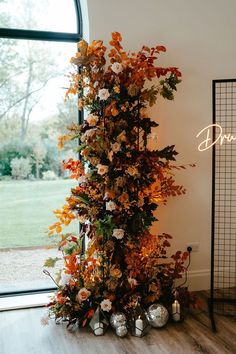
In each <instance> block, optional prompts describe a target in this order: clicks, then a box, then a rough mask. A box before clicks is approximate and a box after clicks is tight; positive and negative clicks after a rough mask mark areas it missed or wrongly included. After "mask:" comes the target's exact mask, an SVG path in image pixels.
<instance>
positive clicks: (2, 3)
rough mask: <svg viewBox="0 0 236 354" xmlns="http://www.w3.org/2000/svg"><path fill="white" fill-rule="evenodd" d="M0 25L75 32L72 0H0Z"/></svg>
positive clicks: (74, 13) (75, 23) (75, 24)
mask: <svg viewBox="0 0 236 354" xmlns="http://www.w3.org/2000/svg"><path fill="white" fill-rule="evenodd" d="M0 27H6V28H20V29H29V30H41V31H54V32H70V33H76V32H77V20H76V12H75V4H74V0H40V1H35V0H0Z"/></svg>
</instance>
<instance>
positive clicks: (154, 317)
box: [146, 304, 169, 328]
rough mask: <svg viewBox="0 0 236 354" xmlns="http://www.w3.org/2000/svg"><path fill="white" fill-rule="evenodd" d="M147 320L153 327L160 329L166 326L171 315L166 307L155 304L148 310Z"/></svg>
mask: <svg viewBox="0 0 236 354" xmlns="http://www.w3.org/2000/svg"><path fill="white" fill-rule="evenodd" d="M146 314H147V319H148V322H149V323H150V325H151V326H152V327H155V328H160V327H163V326H165V324H166V323H167V321H168V319H169V313H168V311H167V309H166V308H165V306H163V305H161V304H153V305H151V306H149V308H148V310H147V313H146Z"/></svg>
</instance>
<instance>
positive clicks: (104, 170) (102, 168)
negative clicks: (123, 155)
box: [96, 163, 108, 176]
mask: <svg viewBox="0 0 236 354" xmlns="http://www.w3.org/2000/svg"><path fill="white" fill-rule="evenodd" d="M96 167H97V169H98V174H99V175H101V176H102V175H104V174H105V173H107V172H108V166H106V165H102V164H100V163H99V164H98V165H97V166H96Z"/></svg>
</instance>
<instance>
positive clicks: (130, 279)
mask: <svg viewBox="0 0 236 354" xmlns="http://www.w3.org/2000/svg"><path fill="white" fill-rule="evenodd" d="M128 282H129V285H130V286H131V288H134V287H135V286H136V285H137V284H138V282H137V280H136V279H134V278H128Z"/></svg>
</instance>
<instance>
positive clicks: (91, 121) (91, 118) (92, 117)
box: [86, 114, 99, 127]
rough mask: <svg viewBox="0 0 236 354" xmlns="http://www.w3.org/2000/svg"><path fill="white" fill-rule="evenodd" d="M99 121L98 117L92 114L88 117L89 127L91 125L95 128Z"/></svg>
mask: <svg viewBox="0 0 236 354" xmlns="http://www.w3.org/2000/svg"><path fill="white" fill-rule="evenodd" d="M98 119H99V118H98V116H95V115H94V114H90V115H89V116H88V117H87V119H86V121H87V122H88V125H89V126H90V127H94V126H95V125H96V124H97V122H98Z"/></svg>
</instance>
